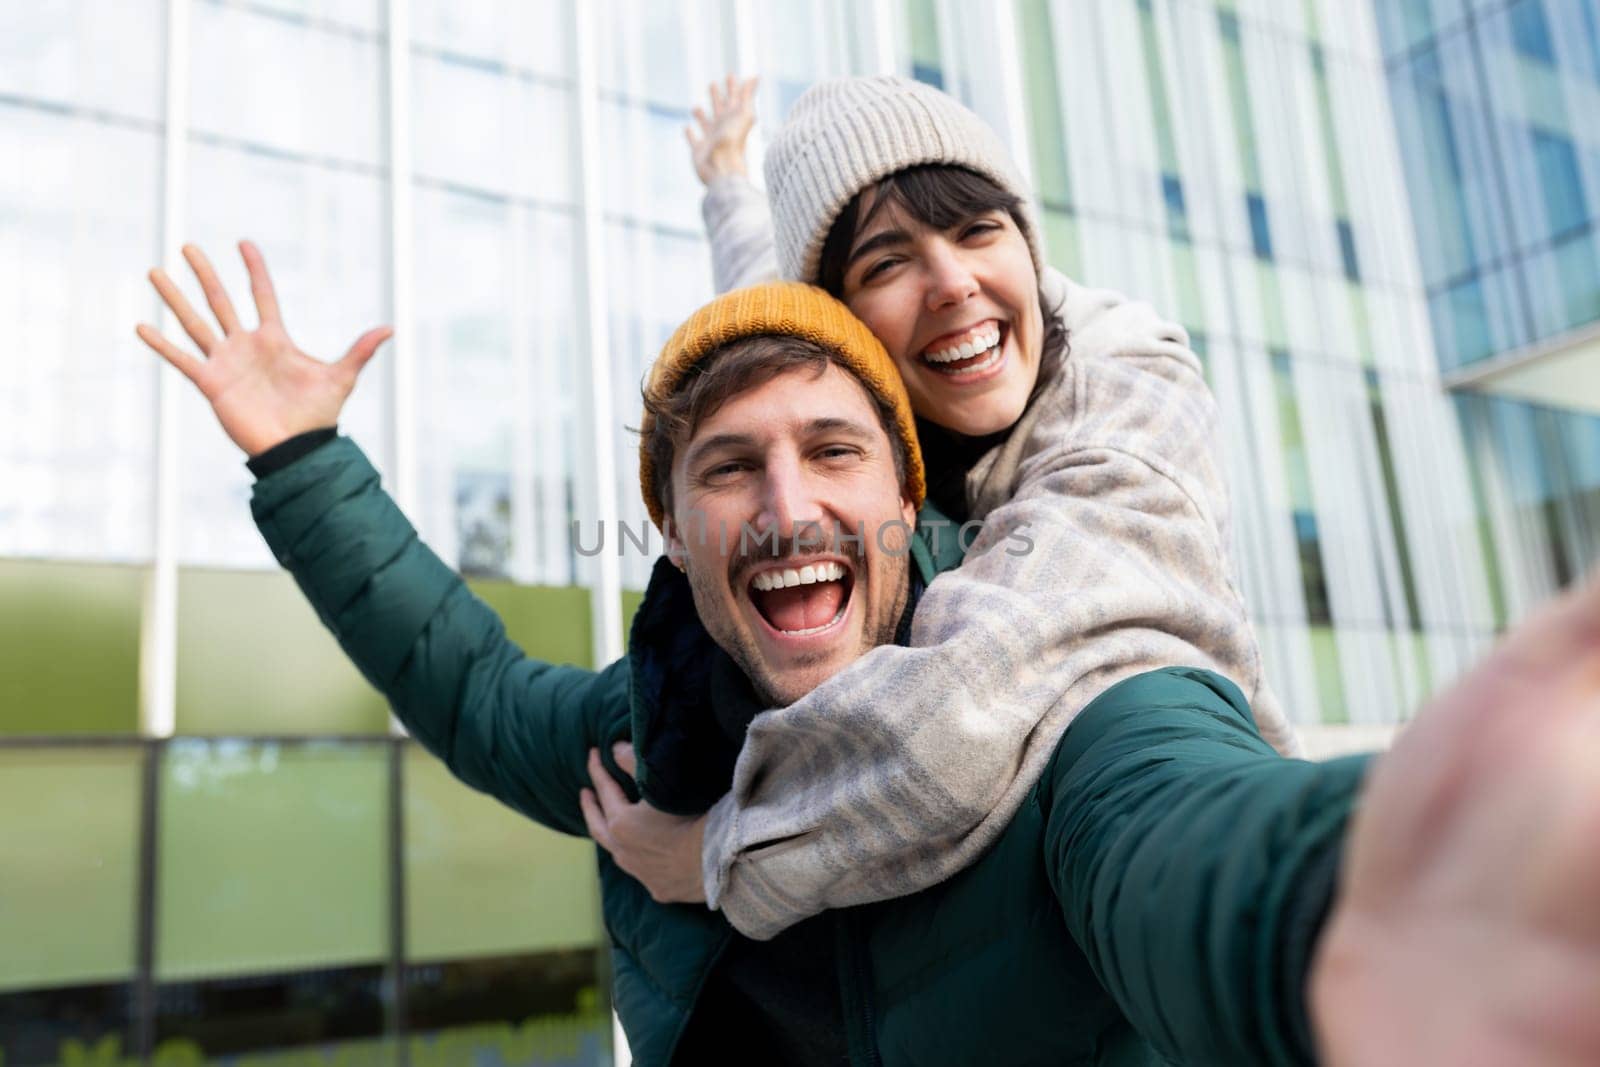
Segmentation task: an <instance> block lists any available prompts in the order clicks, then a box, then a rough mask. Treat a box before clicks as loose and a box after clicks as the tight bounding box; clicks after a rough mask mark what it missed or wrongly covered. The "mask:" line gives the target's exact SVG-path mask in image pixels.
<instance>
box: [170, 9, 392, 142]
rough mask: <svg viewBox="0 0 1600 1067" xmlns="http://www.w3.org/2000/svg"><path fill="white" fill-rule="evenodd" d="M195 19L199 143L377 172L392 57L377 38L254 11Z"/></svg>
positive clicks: (193, 77)
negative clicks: (208, 140) (213, 141)
mask: <svg viewBox="0 0 1600 1067" xmlns="http://www.w3.org/2000/svg"><path fill="white" fill-rule="evenodd" d="M192 20H193V21H192V25H191V27H190V33H191V35H192V37H193V42H192V49H191V53H190V71H189V78H190V84H191V92H190V99H189V108H190V123H191V128H192V130H193V133H194V134H196V135H200V136H207V135H209V136H211V137H215V138H218V139H220V140H222V141H224V142H225V143H229V144H238V143H240V142H245V143H247V144H250V145H255V146H260V147H263V148H270V149H274V150H277V151H280V152H290V153H294V154H296V155H304V156H314V157H318V158H322V159H328V160H339V161H341V162H346V163H357V164H364V165H366V166H369V167H376V166H380V165H381V164H382V163H383V162H384V158H383V157H384V140H385V138H384V129H385V124H384V122H383V121H382V114H381V112H380V110H379V106H380V102H381V99H382V92H383V75H384V70H385V60H386V56H385V53H384V49H383V46H382V44H381V43H380V42H379V41H378V40H377V39H376V38H375V37H371V36H368V35H365V34H351V33H347V32H340V31H338V30H336V29H334V28H331V27H329V26H327V25H326V24H322V23H313V22H307V21H305V20H302V19H296V18H290V17H284V16H281V15H276V14H271V13H268V12H266V11H263V10H261V9H259V8H255V7H251V8H244V7H238V8H235V7H221V6H217V5H215V4H196V5H195V6H194V8H193V9H192ZM240 71H248V72H249V77H240V76H239V72H240Z"/></svg>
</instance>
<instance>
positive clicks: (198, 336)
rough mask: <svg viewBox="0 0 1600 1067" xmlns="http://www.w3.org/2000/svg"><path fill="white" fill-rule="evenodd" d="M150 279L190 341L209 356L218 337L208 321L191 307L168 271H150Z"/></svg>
mask: <svg viewBox="0 0 1600 1067" xmlns="http://www.w3.org/2000/svg"><path fill="white" fill-rule="evenodd" d="M149 277H150V284H151V285H153V286H155V287H156V292H157V293H159V294H161V300H162V303H164V304H166V305H167V307H169V308H171V309H172V313H173V314H174V315H176V316H177V318H178V325H180V326H182V327H183V332H184V333H186V334H188V335H189V339H190V340H191V341H193V342H194V343H195V345H196V346H197V347H198V348H199V349H200V351H202V352H204V353H205V354H206V355H208V356H209V355H210V354H211V349H212V348H213V347H215V346H216V343H217V335H216V334H214V333H212V332H211V327H210V326H208V325H206V320H205V319H202V318H201V317H200V315H199V313H198V312H196V311H195V309H194V307H193V306H192V305H190V303H189V298H188V297H186V296H184V295H183V293H182V292H180V291H179V289H178V287H177V285H175V284H174V283H173V281H172V279H171V278H170V277H168V276H167V272H166V271H164V270H162V269H161V268H160V267H155V268H153V269H152V270H151V271H150V275H149Z"/></svg>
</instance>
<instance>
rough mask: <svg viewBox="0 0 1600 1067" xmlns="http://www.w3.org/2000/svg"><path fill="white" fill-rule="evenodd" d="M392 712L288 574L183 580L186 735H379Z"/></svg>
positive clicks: (192, 572)
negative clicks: (347, 657) (324, 625)
mask: <svg viewBox="0 0 1600 1067" xmlns="http://www.w3.org/2000/svg"><path fill="white" fill-rule="evenodd" d="M388 724H389V713H388V706H387V705H386V704H385V703H384V700H383V698H382V697H380V696H379V695H378V693H377V692H376V691H375V690H374V689H373V688H372V687H371V686H370V685H368V684H367V681H366V679H364V678H362V677H361V674H360V672H359V671H357V670H356V669H355V667H354V666H352V665H351V663H350V661H349V660H348V659H346V658H345V655H344V652H343V650H342V649H340V648H339V644H338V642H337V641H335V640H334V639H333V635H331V634H330V633H328V631H327V630H326V629H325V628H324V627H323V625H322V622H321V621H320V620H319V619H318V618H317V615H316V612H314V611H312V610H311V605H310V604H309V603H307V602H306V599H305V596H304V595H303V594H301V592H300V589H299V587H298V586H296V585H295V584H294V579H292V578H290V577H289V575H288V574H287V573H285V572H282V571H222V570H198V569H193V568H185V569H184V570H182V571H180V572H179V574H178V708H177V733H179V734H325V733H378V734H381V733H383V732H385V731H386V730H387V729H388Z"/></svg>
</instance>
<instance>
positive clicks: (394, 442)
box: [388, 0, 418, 736]
mask: <svg viewBox="0 0 1600 1067" xmlns="http://www.w3.org/2000/svg"><path fill="white" fill-rule="evenodd" d="M388 19H389V94H388V97H389V99H388V104H389V310H390V311H391V312H392V321H393V325H394V338H393V339H392V340H391V341H390V342H389V343H390V345H391V348H392V350H391V352H390V354H389V368H390V370H389V440H390V442H391V449H392V451H391V452H390V455H389V472H390V477H391V479H392V481H391V484H392V488H393V491H394V498H395V503H397V504H398V505H399V506H400V510H401V511H403V512H405V513H406V514H407V515H408V516H411V517H412V520H413V521H415V520H416V518H417V503H418V497H417V452H416V403H415V396H416V370H417V344H416V333H415V329H414V325H415V320H414V316H413V315H412V299H411V297H412V279H413V278H414V277H415V272H414V270H413V264H414V263H415V259H414V256H415V253H416V243H415V239H416V230H415V225H414V222H415V220H414V218H413V215H412V206H411V4H410V0H389V9H388ZM389 732H390V733H391V734H393V735H396V736H403V735H405V734H406V728H405V726H404V725H402V724H401V722H400V720H399V718H397V717H396V716H395V714H394V712H392V711H391V712H390V713H389Z"/></svg>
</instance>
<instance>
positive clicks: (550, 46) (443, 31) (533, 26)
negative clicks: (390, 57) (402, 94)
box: [411, 0, 572, 78]
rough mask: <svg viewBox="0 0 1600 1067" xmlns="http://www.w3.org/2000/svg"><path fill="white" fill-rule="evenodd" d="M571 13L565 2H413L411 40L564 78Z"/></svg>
mask: <svg viewBox="0 0 1600 1067" xmlns="http://www.w3.org/2000/svg"><path fill="white" fill-rule="evenodd" d="M570 12H571V7H570V5H569V4H567V3H565V2H563V0H477V2H475V3H471V4H462V3H456V2H454V0H411V39H412V41H414V42H415V43H416V44H418V45H423V46H425V47H428V48H436V49H440V50H442V51H445V52H449V53H450V54H451V55H453V56H471V57H473V58H475V59H488V60H494V61H495V62H496V63H498V64H503V65H505V66H506V67H511V68H517V69H519V70H526V71H531V72H533V73H535V74H540V75H545V76H548V77H552V78H566V77H570V76H571V73H572V49H571V48H570V47H569V45H568V41H569V39H570V32H571V31H570V27H569V23H570V21H571V19H570Z"/></svg>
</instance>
